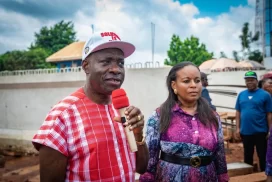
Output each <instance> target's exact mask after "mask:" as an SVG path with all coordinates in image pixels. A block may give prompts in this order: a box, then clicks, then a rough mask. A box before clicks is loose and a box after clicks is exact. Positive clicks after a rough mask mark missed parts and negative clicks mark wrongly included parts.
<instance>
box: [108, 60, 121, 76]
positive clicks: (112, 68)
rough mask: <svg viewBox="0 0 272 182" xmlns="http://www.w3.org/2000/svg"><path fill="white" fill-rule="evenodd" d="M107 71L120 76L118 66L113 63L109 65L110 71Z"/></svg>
mask: <svg viewBox="0 0 272 182" xmlns="http://www.w3.org/2000/svg"><path fill="white" fill-rule="evenodd" d="M109 70H110V72H112V73H115V74H120V73H121V69H120V66H119V65H118V63H116V62H113V63H112V64H111V65H110V69H109Z"/></svg>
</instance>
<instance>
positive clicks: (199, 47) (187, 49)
mask: <svg viewBox="0 0 272 182" xmlns="http://www.w3.org/2000/svg"><path fill="white" fill-rule="evenodd" d="M167 55H168V59H165V61H164V64H166V65H171V66H174V65H176V64H177V63H179V62H183V61H191V62H193V63H194V64H196V65H197V66H199V65H200V64H201V63H202V62H204V61H206V60H208V59H212V57H213V53H209V52H208V51H207V49H206V46H205V44H203V43H201V44H200V42H199V39H198V38H197V37H194V36H191V37H190V38H186V39H185V40H184V41H181V40H180V38H179V36H177V35H175V34H174V35H173V36H172V40H171V43H170V49H169V50H168V51H167Z"/></svg>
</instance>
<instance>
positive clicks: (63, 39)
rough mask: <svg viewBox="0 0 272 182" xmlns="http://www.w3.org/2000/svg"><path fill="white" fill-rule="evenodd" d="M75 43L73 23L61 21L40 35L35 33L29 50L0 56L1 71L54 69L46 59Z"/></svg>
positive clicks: (45, 28)
mask: <svg viewBox="0 0 272 182" xmlns="http://www.w3.org/2000/svg"><path fill="white" fill-rule="evenodd" d="M74 41H76V32H75V30H74V25H73V23H72V22H64V21H61V22H59V23H57V24H55V25H54V26H52V27H49V28H48V27H42V28H41V30H40V32H39V33H35V40H34V43H33V44H31V45H30V48H29V50H24V51H19V50H15V51H9V52H6V53H4V54H2V55H0V71H5V70H10V71H12V70H25V69H43V68H52V67H54V64H52V63H47V62H46V61H45V59H46V58H47V57H48V56H50V55H51V54H53V53H55V52H57V51H58V50H60V49H62V48H63V47H65V46H67V45H69V44H70V43H72V42H74Z"/></svg>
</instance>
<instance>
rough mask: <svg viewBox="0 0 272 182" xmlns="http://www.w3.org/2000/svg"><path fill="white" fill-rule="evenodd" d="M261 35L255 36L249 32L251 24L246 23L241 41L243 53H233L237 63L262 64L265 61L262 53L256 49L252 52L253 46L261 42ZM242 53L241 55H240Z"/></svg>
mask: <svg viewBox="0 0 272 182" xmlns="http://www.w3.org/2000/svg"><path fill="white" fill-rule="evenodd" d="M259 37H260V33H259V32H257V33H255V34H254V35H253V33H252V32H251V31H250V30H249V23H248V22H246V23H244V26H243V28H242V32H241V35H240V36H239V39H240V41H241V48H242V49H241V51H233V57H234V59H235V60H236V61H241V60H246V59H248V60H253V61H257V62H259V63H261V62H262V61H263V55H262V53H261V52H260V51H259V50H258V49H256V50H253V51H252V50H251V48H252V45H253V44H254V43H255V42H257V41H258V40H259ZM239 53H241V54H239Z"/></svg>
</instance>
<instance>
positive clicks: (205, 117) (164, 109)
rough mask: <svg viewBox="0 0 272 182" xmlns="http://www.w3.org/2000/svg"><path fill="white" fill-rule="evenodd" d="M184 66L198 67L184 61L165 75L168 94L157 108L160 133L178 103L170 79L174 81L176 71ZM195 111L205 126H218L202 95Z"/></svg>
mask: <svg viewBox="0 0 272 182" xmlns="http://www.w3.org/2000/svg"><path fill="white" fill-rule="evenodd" d="M186 66H194V67H196V68H197V69H198V70H199V68H198V67H197V66H196V65H195V64H193V63H191V62H187V61H185V62H181V63H179V64H177V65H175V66H173V67H172V69H171V70H170V72H169V74H168V76H167V79H166V85H167V89H168V93H169V94H168V97H167V99H166V101H165V102H164V103H163V104H162V105H161V106H160V108H159V113H160V132H161V133H163V132H165V131H166V130H167V129H168V127H169V125H170V121H171V119H172V112H171V111H172V108H173V107H174V105H175V104H176V103H179V100H178V97H177V95H176V94H175V93H174V91H173V89H172V87H171V85H172V81H176V79H177V72H178V71H179V70H180V69H183V68H184V67H186ZM197 113H198V118H199V120H200V122H201V123H203V124H204V125H205V126H211V125H215V126H216V128H217V127H218V119H217V117H216V115H215V113H214V111H213V110H212V109H211V108H210V106H209V104H208V102H207V101H206V100H205V99H204V98H202V97H200V98H199V99H198V101H197Z"/></svg>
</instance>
